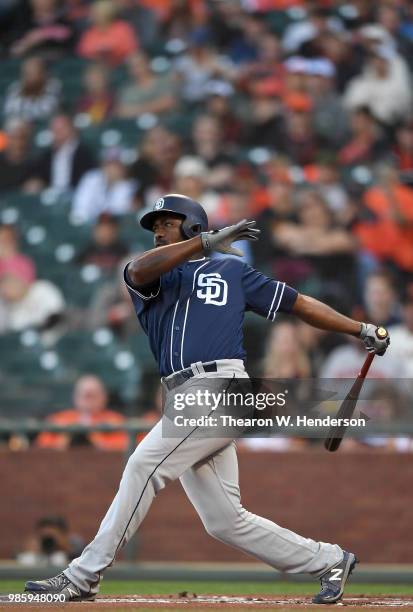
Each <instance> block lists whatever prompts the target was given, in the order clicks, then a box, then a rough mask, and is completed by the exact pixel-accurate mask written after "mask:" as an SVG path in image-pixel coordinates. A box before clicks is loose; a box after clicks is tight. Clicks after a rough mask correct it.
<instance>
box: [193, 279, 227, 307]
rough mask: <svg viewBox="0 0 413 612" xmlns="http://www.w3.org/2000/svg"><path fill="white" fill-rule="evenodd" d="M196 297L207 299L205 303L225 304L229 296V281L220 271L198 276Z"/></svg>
mask: <svg viewBox="0 0 413 612" xmlns="http://www.w3.org/2000/svg"><path fill="white" fill-rule="evenodd" d="M197 287H201V289H198V290H197V292H196V297H197V298H199V299H200V300H205V304H213V305H214V306H225V304H226V303H227V298H228V283H227V281H226V280H224V279H223V278H221V275H220V274H219V273H218V272H210V273H209V274H200V275H199V276H198V282H197Z"/></svg>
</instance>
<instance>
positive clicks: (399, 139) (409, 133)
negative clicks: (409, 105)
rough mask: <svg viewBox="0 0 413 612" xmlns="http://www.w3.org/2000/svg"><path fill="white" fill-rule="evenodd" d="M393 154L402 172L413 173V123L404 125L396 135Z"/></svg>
mask: <svg viewBox="0 0 413 612" xmlns="http://www.w3.org/2000/svg"><path fill="white" fill-rule="evenodd" d="M395 136H396V137H395V144H394V148H393V154H394V155H395V157H396V161H397V165H398V167H399V168H400V170H407V171H409V172H411V171H413V122H410V123H402V124H401V125H399V126H398V128H397V130H396V135H395Z"/></svg>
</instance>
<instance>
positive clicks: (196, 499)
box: [180, 443, 343, 577]
mask: <svg viewBox="0 0 413 612" xmlns="http://www.w3.org/2000/svg"><path fill="white" fill-rule="evenodd" d="M180 480H181V483H182V486H183V488H184V490H185V492H186V494H187V496H188V498H189V499H190V501H191V503H192V504H193V506H194V507H195V510H196V511H197V513H198V514H199V516H200V518H201V520H202V522H203V524H204V526H205V529H206V530H207V532H208V533H209V534H210V535H212V536H213V537H215V538H217V539H218V540H220V541H222V542H225V543H226V544H230V545H232V546H235V547H236V548H239V549H241V550H243V551H244V552H246V553H248V554H250V555H253V556H255V557H256V558H258V559H260V560H261V561H264V562H265V563H268V564H269V565H271V566H272V567H274V568H276V569H278V570H280V571H283V572H291V573H297V572H306V573H309V574H311V575H313V576H315V577H319V576H321V574H323V573H324V572H325V571H326V570H327V569H329V568H331V567H332V566H334V565H336V564H337V563H339V562H341V560H342V559H343V551H342V550H341V548H340V547H339V546H337V545H335V544H327V543H324V542H315V541H314V540H311V539H310V538H304V537H302V536H300V535H298V534H296V533H294V532H292V531H290V530H288V529H285V528H283V527H280V526H279V525H277V524H276V523H273V522H272V521H270V520H268V519H265V518H262V517H260V516H257V515H255V514H252V513H251V512H248V511H247V510H245V508H243V506H242V505H241V499H240V490H239V484H238V461H237V454H236V448H235V443H232V444H230V445H228V446H226V447H225V448H223V449H221V450H219V451H218V452H217V453H215V454H214V455H213V456H211V457H209V458H207V459H206V460H205V461H201V462H199V463H198V464H197V465H195V466H193V467H192V468H190V469H189V470H188V471H187V472H185V473H184V474H183V475H182V476H181V478H180Z"/></svg>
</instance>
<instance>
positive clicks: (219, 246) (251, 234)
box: [201, 219, 261, 257]
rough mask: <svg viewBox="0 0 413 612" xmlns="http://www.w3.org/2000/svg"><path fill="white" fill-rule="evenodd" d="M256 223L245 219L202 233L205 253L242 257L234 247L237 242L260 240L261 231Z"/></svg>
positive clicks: (241, 253)
mask: <svg viewBox="0 0 413 612" xmlns="http://www.w3.org/2000/svg"><path fill="white" fill-rule="evenodd" d="M254 226H255V221H247V220H246V219H243V220H242V221H239V222H238V223H236V224H235V225H230V226H229V227H224V228H223V229H220V230H215V231H212V232H202V234H201V240H202V246H203V248H204V251H207V252H208V251H219V252H220V253H226V254H230V255H237V256H238V257H242V256H243V255H244V253H243V252H242V251H240V250H239V249H236V248H235V247H233V246H232V243H233V242H236V241H237V240H258V237H259V235H260V233H261V230H259V229H256V228H255V227H254Z"/></svg>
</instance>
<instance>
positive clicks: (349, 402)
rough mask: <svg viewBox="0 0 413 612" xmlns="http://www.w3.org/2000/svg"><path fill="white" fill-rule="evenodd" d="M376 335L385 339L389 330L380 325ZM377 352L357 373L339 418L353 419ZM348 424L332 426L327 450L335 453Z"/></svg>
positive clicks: (367, 359) (339, 412) (325, 442)
mask: <svg viewBox="0 0 413 612" xmlns="http://www.w3.org/2000/svg"><path fill="white" fill-rule="evenodd" d="M376 335H377V337H378V338H380V339H381V340H384V338H386V336H387V335H388V333H387V330H386V329H384V327H378V328H377V329H376ZM374 355H375V353H369V354H368V355H367V357H366V359H365V361H364V363H363V365H362V367H361V370H360V372H359V373H358V375H357V378H356V380H355V381H354V383H353V385H352V387H351V389H350V391H349V392H348V393H347V395H346V397H345V398H344V400H343V403H342V404H341V406H340V408H339V410H338V412H337V416H336V418H337V419H351V417H352V416H353V413H354V409H355V407H356V404H357V400H358V398H359V395H360V391H361V389H362V387H363V384H364V381H365V379H366V376H367V373H368V371H369V369H370V366H371V364H372V362H373V359H374ZM347 427H348V426H347V425H334V426H332V427H330V431H329V432H328V436H327V438H326V439H325V440H324V447H325V449H326V450H328V451H330V453H334V452H335V451H336V450H337V449H338V448H339V447H340V444H341V441H342V439H343V438H344V435H345V432H346V430H347Z"/></svg>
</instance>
